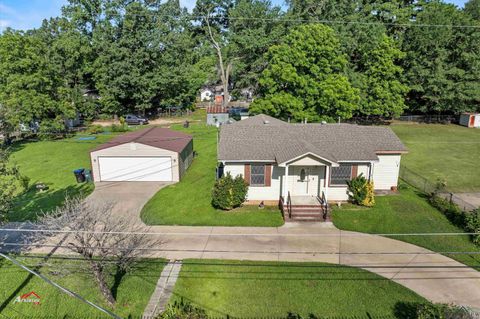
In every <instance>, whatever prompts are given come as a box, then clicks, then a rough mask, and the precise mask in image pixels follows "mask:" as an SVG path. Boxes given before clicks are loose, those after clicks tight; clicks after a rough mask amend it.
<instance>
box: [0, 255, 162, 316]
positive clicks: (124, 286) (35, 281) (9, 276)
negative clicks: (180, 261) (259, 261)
mask: <svg viewBox="0 0 480 319" xmlns="http://www.w3.org/2000/svg"><path fill="white" fill-rule="evenodd" d="M17 259H18V260H19V261H21V262H22V263H24V264H26V265H28V266H31V267H35V265H37V264H38V263H39V262H40V261H41V260H42V259H33V258H26V257H17ZM164 266H165V262H164V260H145V261H143V262H140V263H139V264H137V265H136V266H135V267H134V269H132V271H131V272H130V273H128V274H127V275H125V276H124V277H123V278H122V279H121V281H120V282H119V283H117V284H116V285H115V284H114V282H115V276H114V273H115V269H112V270H111V273H112V275H111V276H110V277H109V282H110V286H111V288H112V291H113V292H114V295H116V300H117V304H116V306H115V307H114V308H113V309H112V308H109V307H108V306H107V305H106V303H105V302H104V300H103V297H102V296H101V295H100V293H99V292H98V288H97V287H96V285H95V283H94V279H93V278H92V275H91V274H90V273H89V272H88V265H87V264H86V263H85V262H84V261H81V260H59V259H52V258H51V259H50V260H48V262H47V264H46V265H45V266H43V267H41V268H40V269H39V271H40V273H42V274H43V275H45V276H47V277H48V278H49V279H51V280H53V281H55V282H57V283H58V284H60V285H62V286H64V287H65V288H68V289H70V290H72V291H74V292H76V293H78V294H79V295H81V296H82V297H84V298H86V299H87V300H89V301H91V302H94V303H96V304H98V305H100V306H102V307H106V308H107V309H109V310H110V311H112V312H114V313H116V314H117V315H119V316H121V317H123V318H126V317H129V316H132V317H136V318H139V317H140V316H141V315H142V313H143V311H144V309H145V306H146V305H147V303H148V301H149V299H150V296H151V294H152V293H153V291H154V289H155V285H156V283H157V280H158V277H159V276H160V273H161V271H162V269H163V267H164ZM0 286H1V287H2V289H0V317H5V318H38V319H41V318H47V317H48V318H75V319H76V318H78V319H81V318H107V317H106V316H103V313H101V312H100V311H98V310H96V309H94V308H92V307H91V306H88V305H86V304H84V303H82V302H81V301H80V300H78V299H75V298H73V297H70V296H68V295H66V294H64V293H62V292H60V291H59V290H58V289H56V288H54V287H53V286H51V285H48V284H47V283H45V282H44V281H42V280H41V279H39V278H37V277H32V276H29V274H28V273H27V272H26V271H24V270H22V269H20V268H18V266H16V265H14V264H12V263H11V262H9V261H6V260H5V259H1V260H0ZM31 291H33V292H35V293H36V294H38V295H39V296H40V305H33V304H28V303H15V302H14V301H15V299H16V298H17V297H18V296H21V295H23V294H26V293H29V292H31ZM108 318H110V317H108Z"/></svg>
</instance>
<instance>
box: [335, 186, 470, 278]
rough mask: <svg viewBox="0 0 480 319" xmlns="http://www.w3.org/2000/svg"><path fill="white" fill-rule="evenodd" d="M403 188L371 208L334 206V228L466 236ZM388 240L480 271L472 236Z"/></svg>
mask: <svg viewBox="0 0 480 319" xmlns="http://www.w3.org/2000/svg"><path fill="white" fill-rule="evenodd" d="M400 188H401V190H400V191H399V194H397V195H387V196H377V197H375V202H376V204H375V206H374V207H372V208H365V207H359V206H354V205H351V204H346V205H342V206H341V207H336V206H332V207H333V222H334V224H335V226H336V227H338V228H339V229H343V230H351V231H358V232H363V233H371V234H403V233H406V234H415V233H464V230H463V229H461V228H459V227H457V226H455V225H453V224H452V223H451V222H450V221H449V220H448V219H447V218H446V217H445V215H443V214H442V213H441V212H440V211H438V210H437V209H436V208H434V207H432V206H431V205H430V203H429V202H428V200H427V198H426V196H425V195H423V194H421V193H419V192H418V191H416V190H415V189H414V188H411V187H408V186H405V185H404V184H402V186H401V187H400ZM389 237H390V238H395V239H398V240H402V241H406V242H409V243H412V244H415V245H418V246H421V247H425V248H427V249H430V250H432V251H436V252H440V253H442V254H444V255H446V256H448V257H451V258H453V259H455V260H458V261H459V262H461V263H463V264H465V265H468V266H471V267H475V268H480V255H478V253H479V252H480V248H479V247H478V246H476V245H475V244H474V243H473V242H472V241H471V239H470V236H469V235H457V236H451V235H438V236H437V235H436V236H419V235H417V236H415V235H411V236H389ZM448 252H457V254H448ZM464 252H474V253H473V254H468V253H464ZM458 253H462V254H458ZM475 253H477V254H475Z"/></svg>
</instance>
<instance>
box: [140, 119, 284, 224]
mask: <svg viewBox="0 0 480 319" xmlns="http://www.w3.org/2000/svg"><path fill="white" fill-rule="evenodd" d="M173 128H175V129H181V130H183V131H184V132H186V133H188V134H192V135H193V145H194V149H195V151H196V153H197V157H195V159H194V161H193V163H192V165H191V167H190V168H189V169H188V171H187V173H186V174H185V176H184V177H183V179H182V180H181V181H180V182H179V183H177V184H174V185H171V186H168V187H166V188H164V189H162V190H160V191H159V192H158V193H157V194H156V195H155V196H154V197H152V199H150V201H149V202H148V203H147V204H146V205H145V206H144V208H143V211H142V213H141V217H142V219H143V221H144V222H145V223H147V224H150V225H196V226H198V225H208V226H280V225H282V224H283V219H282V216H281V213H280V211H279V209H278V208H277V207H266V208H265V209H261V210H260V209H258V207H256V206H244V207H241V208H238V209H236V210H234V211H231V212H224V211H221V210H217V209H215V208H213V207H212V205H211V190H212V187H213V184H214V183H215V167H216V164H217V161H216V156H217V150H216V145H217V137H216V134H217V130H216V128H215V127H208V126H206V125H204V124H193V125H191V126H190V128H188V129H183V128H181V126H178V125H177V126H174V127H173Z"/></svg>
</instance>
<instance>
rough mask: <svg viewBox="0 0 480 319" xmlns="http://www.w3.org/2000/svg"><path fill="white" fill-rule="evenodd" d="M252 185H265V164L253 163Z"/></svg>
mask: <svg viewBox="0 0 480 319" xmlns="http://www.w3.org/2000/svg"><path fill="white" fill-rule="evenodd" d="M250 186H265V165H252V169H251V172H250Z"/></svg>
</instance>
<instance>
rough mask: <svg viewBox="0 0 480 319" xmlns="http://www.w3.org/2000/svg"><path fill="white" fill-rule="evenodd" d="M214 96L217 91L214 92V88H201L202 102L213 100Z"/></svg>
mask: <svg viewBox="0 0 480 319" xmlns="http://www.w3.org/2000/svg"><path fill="white" fill-rule="evenodd" d="M214 97H215V93H214V92H213V90H212V89H210V88H207V87H206V88H202V89H201V90H200V101H201V102H204V101H207V102H208V101H211V100H212V99H213V98H214Z"/></svg>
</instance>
